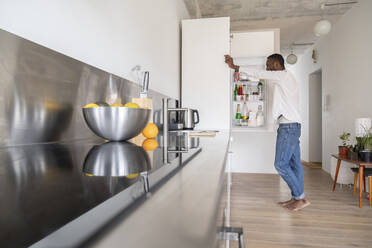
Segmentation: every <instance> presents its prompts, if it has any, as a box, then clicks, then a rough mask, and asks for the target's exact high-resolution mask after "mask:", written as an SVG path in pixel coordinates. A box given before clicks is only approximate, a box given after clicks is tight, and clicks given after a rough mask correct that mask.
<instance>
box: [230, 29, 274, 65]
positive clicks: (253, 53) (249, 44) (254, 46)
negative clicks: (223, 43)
mask: <svg viewBox="0 0 372 248" xmlns="http://www.w3.org/2000/svg"><path fill="white" fill-rule="evenodd" d="M279 37H280V35H279V29H273V30H263V31H252V32H244V33H232V34H231V56H232V57H234V58H236V57H259V56H265V57H267V56H269V55H270V54H273V53H279V52H280V39H279Z"/></svg>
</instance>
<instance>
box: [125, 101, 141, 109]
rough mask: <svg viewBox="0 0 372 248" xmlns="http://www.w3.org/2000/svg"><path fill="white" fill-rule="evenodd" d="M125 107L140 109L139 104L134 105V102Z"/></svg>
mask: <svg viewBox="0 0 372 248" xmlns="http://www.w3.org/2000/svg"><path fill="white" fill-rule="evenodd" d="M124 107H127V108H139V106H138V104H137V103H134V102H128V103H127V104H125V105H124Z"/></svg>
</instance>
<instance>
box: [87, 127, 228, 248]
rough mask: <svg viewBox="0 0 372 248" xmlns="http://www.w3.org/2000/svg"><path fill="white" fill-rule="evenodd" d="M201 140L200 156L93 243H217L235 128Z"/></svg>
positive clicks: (180, 245) (179, 247)
mask: <svg viewBox="0 0 372 248" xmlns="http://www.w3.org/2000/svg"><path fill="white" fill-rule="evenodd" d="M200 141H201V142H200V144H201V147H202V152H201V153H200V154H199V155H198V156H197V157H195V158H194V159H193V160H191V161H190V162H189V163H188V164H187V166H185V167H183V168H182V169H181V170H180V171H178V172H177V173H176V174H175V175H174V176H173V177H172V178H171V179H170V180H169V181H167V182H166V183H165V184H164V185H162V186H161V187H160V188H159V189H158V190H157V191H156V192H154V193H153V194H152V195H151V196H149V198H148V199H147V200H146V201H145V202H143V203H142V204H141V205H140V206H138V207H137V208H136V209H135V210H133V212H132V213H131V214H130V215H129V216H126V217H125V218H122V219H120V218H119V219H117V220H116V224H115V225H114V226H112V227H110V228H108V230H106V231H105V232H104V233H103V234H101V235H100V236H99V237H98V238H97V239H96V240H94V241H92V242H91V243H90V244H89V247H94V248H101V247H136V248H142V247H146V248H147V247H161V248H168V247H172V248H174V247H177V248H183V247H185V248H186V247H187V248H190V247H203V248H207V247H215V242H216V226H217V223H216V222H217V211H218V207H219V203H220V198H221V192H222V186H223V175H224V170H225V160H226V155H227V151H228V144H229V132H219V133H217V135H216V137H213V138H212V137H205V138H201V139H200Z"/></svg>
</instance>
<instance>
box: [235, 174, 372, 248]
mask: <svg viewBox="0 0 372 248" xmlns="http://www.w3.org/2000/svg"><path fill="white" fill-rule="evenodd" d="M304 175H305V192H306V194H307V196H308V199H309V200H310V201H311V203H312V204H311V205H310V206H309V207H307V208H306V209H303V210H301V211H299V212H292V211H289V210H286V209H284V208H282V207H280V206H278V205H277V202H278V201H283V200H287V199H288V198H290V192H289V189H288V187H287V185H286V184H285V183H284V181H282V180H281V179H280V177H279V176H278V175H270V174H233V176H232V189H231V226H241V227H243V228H244V236H245V242H246V247H247V248H248V247H254V248H266V247H267V248H288V247H296V248H300V247H307V248H310V247H322V248H323V247H324V248H326V247H335V248H336V247H337V248H340V247H372V208H370V207H369V205H368V201H367V200H366V199H364V200H363V204H364V206H363V208H362V209H360V208H359V207H358V202H357V198H356V199H353V196H352V189H351V188H350V187H345V186H344V187H340V186H338V187H337V188H336V191H335V192H331V184H332V181H331V180H332V179H331V177H330V176H329V175H328V174H327V173H325V172H324V171H323V170H318V169H310V168H308V167H304Z"/></svg>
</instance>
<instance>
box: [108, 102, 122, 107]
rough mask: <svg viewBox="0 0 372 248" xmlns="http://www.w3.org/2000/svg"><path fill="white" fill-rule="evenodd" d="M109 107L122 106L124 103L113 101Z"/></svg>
mask: <svg viewBox="0 0 372 248" xmlns="http://www.w3.org/2000/svg"><path fill="white" fill-rule="evenodd" d="M111 107H124V105H123V104H121V103H114V104H111Z"/></svg>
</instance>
